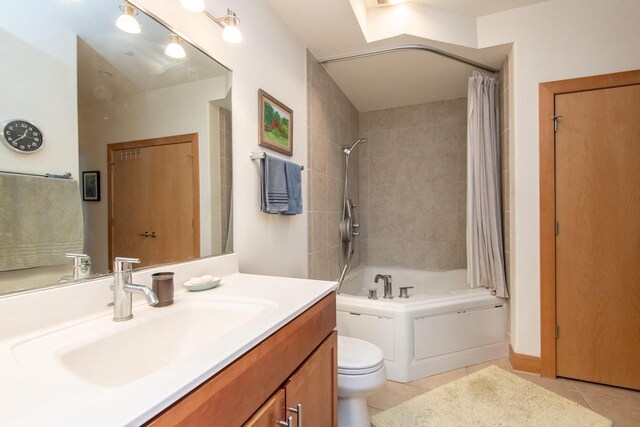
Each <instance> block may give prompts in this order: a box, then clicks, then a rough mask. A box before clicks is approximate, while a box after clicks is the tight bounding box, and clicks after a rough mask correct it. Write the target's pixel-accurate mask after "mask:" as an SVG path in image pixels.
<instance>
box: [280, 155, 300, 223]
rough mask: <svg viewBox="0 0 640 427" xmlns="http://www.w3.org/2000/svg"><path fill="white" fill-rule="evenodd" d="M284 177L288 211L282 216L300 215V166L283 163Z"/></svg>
mask: <svg viewBox="0 0 640 427" xmlns="http://www.w3.org/2000/svg"><path fill="white" fill-rule="evenodd" d="M284 167H285V175H286V178H287V194H288V196H289V209H287V210H286V211H285V212H284V215H298V214H301V213H302V176H301V174H300V166H299V165H296V164H295V163H291V162H285V165H284Z"/></svg>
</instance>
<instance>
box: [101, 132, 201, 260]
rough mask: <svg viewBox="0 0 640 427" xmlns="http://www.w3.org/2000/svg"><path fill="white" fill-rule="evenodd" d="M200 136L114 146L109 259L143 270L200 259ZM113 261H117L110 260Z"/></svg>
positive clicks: (110, 150) (110, 157)
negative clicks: (133, 262)
mask: <svg viewBox="0 0 640 427" xmlns="http://www.w3.org/2000/svg"><path fill="white" fill-rule="evenodd" d="M197 162H198V156H197V136H196V135H183V136H179V137H167V138H158V139H153V140H144V141H135V142H128V143H122V144H112V145H110V146H109V164H110V166H111V167H110V171H109V172H110V174H109V204H110V209H109V213H110V218H109V224H110V233H109V258H110V261H112V260H113V258H114V257H115V256H126V257H136V258H140V259H141V264H140V265H139V266H140V267H143V266H148V265H156V264H163V263H168V262H175V261H182V260H185V259H191V258H196V257H198V256H200V236H199V223H200V215H199V206H200V202H199V197H200V195H199V185H198V179H199V178H198V169H197V164H198V163H197ZM110 263H111V262H110Z"/></svg>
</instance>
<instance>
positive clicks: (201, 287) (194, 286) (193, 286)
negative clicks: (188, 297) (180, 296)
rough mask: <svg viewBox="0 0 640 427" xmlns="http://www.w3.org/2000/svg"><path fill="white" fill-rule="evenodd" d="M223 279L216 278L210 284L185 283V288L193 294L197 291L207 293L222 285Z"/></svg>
mask: <svg viewBox="0 0 640 427" xmlns="http://www.w3.org/2000/svg"><path fill="white" fill-rule="evenodd" d="M221 280H222V279H221V278H220V277H214V278H213V280H211V281H210V282H205V283H198V284H193V283H191V281H190V280H188V281H186V282H184V283H183V286H184V287H185V288H187V289H188V290H190V291H192V292H197V291H206V290H207V289H213V288H215V287H216V286H218V285H220V281H221Z"/></svg>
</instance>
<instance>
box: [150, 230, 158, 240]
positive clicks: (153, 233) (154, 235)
mask: <svg viewBox="0 0 640 427" xmlns="http://www.w3.org/2000/svg"><path fill="white" fill-rule="evenodd" d="M149 237H151V238H152V239H155V238H156V237H157V236H156V232H155V231H152V232H151V234H150V235H149Z"/></svg>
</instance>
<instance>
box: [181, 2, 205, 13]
mask: <svg viewBox="0 0 640 427" xmlns="http://www.w3.org/2000/svg"><path fill="white" fill-rule="evenodd" d="M180 4H181V5H182V7H184V8H185V9H187V10H188V11H189V12H193V13H200V12H203V11H204V8H205V4H204V0H180Z"/></svg>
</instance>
